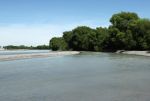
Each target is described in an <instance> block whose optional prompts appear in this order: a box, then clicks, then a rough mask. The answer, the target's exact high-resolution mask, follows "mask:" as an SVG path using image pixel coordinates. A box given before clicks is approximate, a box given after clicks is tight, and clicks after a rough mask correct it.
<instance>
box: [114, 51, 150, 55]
mask: <svg viewBox="0 0 150 101" xmlns="http://www.w3.org/2000/svg"><path fill="white" fill-rule="evenodd" d="M116 53H122V54H129V55H141V56H150V52H149V51H117V52H116Z"/></svg>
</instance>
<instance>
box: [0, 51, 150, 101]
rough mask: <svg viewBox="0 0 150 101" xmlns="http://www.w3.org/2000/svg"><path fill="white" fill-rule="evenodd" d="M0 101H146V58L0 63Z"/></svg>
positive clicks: (149, 70)
mask: <svg viewBox="0 0 150 101" xmlns="http://www.w3.org/2000/svg"><path fill="white" fill-rule="evenodd" d="M0 54H2V53H0ZM0 101H150V57H144V56H135V55H123V54H113V53H90V52H83V53H80V54H78V55H69V56H55V57H45V58H32V59H21V60H13V61H1V62H0Z"/></svg>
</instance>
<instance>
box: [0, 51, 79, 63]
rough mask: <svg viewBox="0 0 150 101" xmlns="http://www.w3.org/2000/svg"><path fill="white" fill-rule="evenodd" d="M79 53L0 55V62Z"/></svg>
mask: <svg viewBox="0 0 150 101" xmlns="http://www.w3.org/2000/svg"><path fill="white" fill-rule="evenodd" d="M79 53H80V52H77V51H63V52H49V53H33V54H17V55H0V61H6V60H17V59H29V58H42V57H49V56H62V55H75V54H79Z"/></svg>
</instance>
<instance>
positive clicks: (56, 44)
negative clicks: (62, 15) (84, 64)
mask: <svg viewBox="0 0 150 101" xmlns="http://www.w3.org/2000/svg"><path fill="white" fill-rule="evenodd" d="M110 22H111V25H110V26H109V27H108V28H103V27H98V28H95V29H93V28H90V27H87V26H79V27H77V28H75V29H73V30H71V31H66V32H64V33H63V36H62V37H54V38H52V39H51V40H50V43H49V45H50V48H51V49H52V50H54V51H57V50H75V51H116V50H150V20H149V19H143V18H140V17H139V16H138V15H137V14H136V13H133V12H120V13H117V14H114V15H113V16H112V17H111V18H110Z"/></svg>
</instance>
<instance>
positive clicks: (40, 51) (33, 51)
mask: <svg viewBox="0 0 150 101" xmlns="http://www.w3.org/2000/svg"><path fill="white" fill-rule="evenodd" d="M47 52H50V50H4V51H0V55H17V54H33V53H47Z"/></svg>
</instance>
